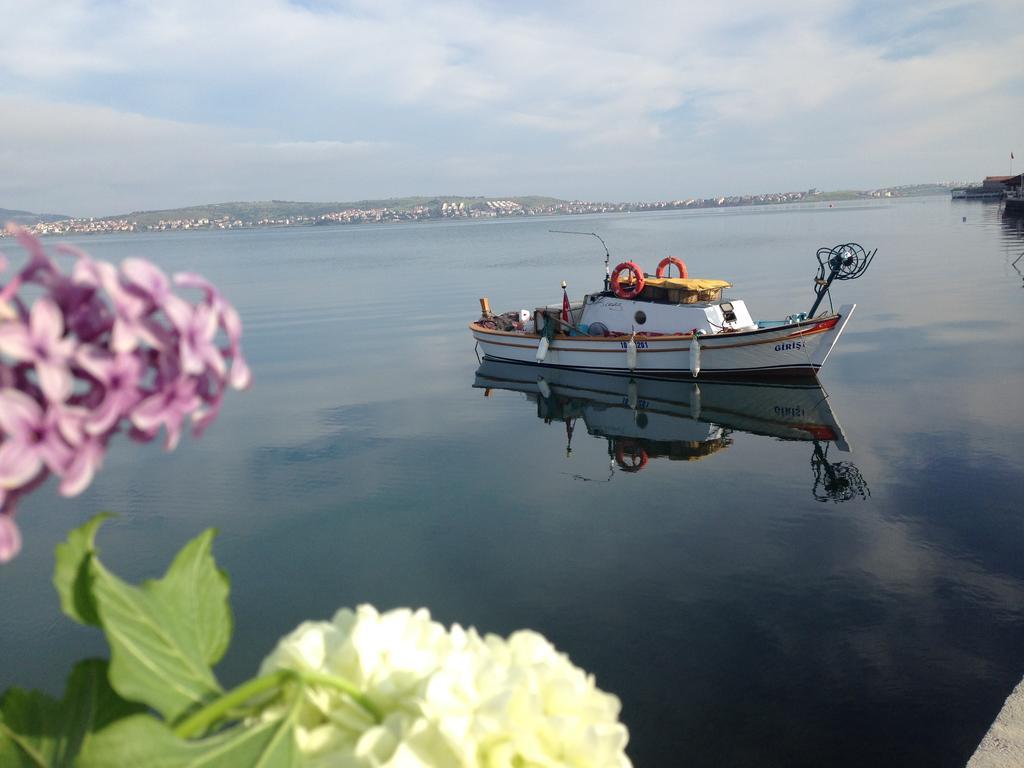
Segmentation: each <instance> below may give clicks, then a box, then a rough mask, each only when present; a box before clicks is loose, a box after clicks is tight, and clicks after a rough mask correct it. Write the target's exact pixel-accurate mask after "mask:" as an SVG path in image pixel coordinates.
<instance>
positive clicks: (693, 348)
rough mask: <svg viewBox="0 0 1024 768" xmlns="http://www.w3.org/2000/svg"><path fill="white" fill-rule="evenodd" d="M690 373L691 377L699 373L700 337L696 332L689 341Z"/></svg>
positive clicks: (695, 376)
mask: <svg viewBox="0 0 1024 768" xmlns="http://www.w3.org/2000/svg"><path fill="white" fill-rule="evenodd" d="M690 373H691V374H692V375H693V378H697V374H698V373H700V339H698V338H697V334H696V333H695V334H693V339H692V340H691V341H690Z"/></svg>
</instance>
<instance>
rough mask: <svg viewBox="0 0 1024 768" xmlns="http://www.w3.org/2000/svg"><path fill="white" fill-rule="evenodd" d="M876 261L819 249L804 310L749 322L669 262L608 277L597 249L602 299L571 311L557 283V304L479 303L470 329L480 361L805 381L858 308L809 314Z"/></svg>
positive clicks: (738, 308) (843, 248)
mask: <svg viewBox="0 0 1024 768" xmlns="http://www.w3.org/2000/svg"><path fill="white" fill-rule="evenodd" d="M573 234H590V235H593V236H594V237H598V239H601V238H600V236H599V235H597V234H596V233H573ZM601 242H602V244H604V240H601ZM876 253H877V249H875V250H873V251H870V252H869V251H866V250H865V249H864V248H863V247H862V246H860V245H858V244H857V243H842V244H839V245H836V246H834V247H832V248H821V249H819V250H818V253H817V258H818V274H817V277H816V279H815V281H814V291H815V296H816V298H815V301H814V304H813V306H812V307H811V309H810V310H809V311H808V312H801V313H794V314H791V315H788V316H787V317H785V318H783V319H778V320H754V319H753V318H752V316H751V314H750V311H749V310H748V308H747V306H746V303H745V302H744V301H742V300H740V299H736V298H728V299H727V298H724V297H723V291H725V290H726V289H728V288H731V287H732V286H731V284H730V283H728V282H726V281H724V280H718V279H696V278H691V277H689V275H688V270H687V267H686V264H685V263H684V262H683V261H682V260H681V259H678V258H675V257H673V256H669V257H667V258H665V259H663V260H662V261H661V263H660V264H659V265H658V267H657V270H656V272H655V274H654V275H650V274H647V273H645V272H643V271H642V270H641V268H640V266H639V265H638V264H636V263H635V262H633V261H624V262H622V263H620V264H619V265H618V266H617V267H615V269H614V270H610V269H609V268H608V264H609V263H610V253H609V251H608V248H607V246H605V279H604V289H603V290H600V291H595V292H593V293H590V294H586V295H584V296H583V298H582V300H580V301H575V302H573V301H570V300H569V297H568V293H567V292H566V284H565V282H564V281H563V283H562V293H563V295H562V303H561V304H550V305H545V306H541V307H536V308H535V309H533V310H532V311H531V310H529V309H521V310H518V311H512V312H505V313H503V314H494V313H492V312H491V309H490V302H489V300H488V299H487V298H486V297H484V298H481V299H480V308H481V315H480V317H479V318H478V319H477V320H475V321H474V322H472V323H471V324H470V326H469V328H470V331H471V332H472V335H473V338H474V340H475V341H476V344H477V350H478V355H479V353H480V352H482V353H483V358H484V359H487V360H499V361H505V362H513V363H521V364H528V365H536V366H540V367H544V368H563V369H572V370H581V371H590V372H597V373H609V374H617V375H625V376H631V377H647V378H669V379H673V378H692V379H697V378H700V379H723V378H724V379H730V378H766V377H783V378H797V379H799V378H808V377H810V378H813V377H816V376H817V373H818V371H819V370H820V369H821V367H822V366H823V365H824V364H825V361H826V360H827V359H828V356H829V354H830V353H831V352H832V349H833V348H834V347H835V345H836V342H837V341H838V340H839V337H840V336H841V335H842V333H843V330H844V329H845V328H846V325H847V323H848V322H849V321H850V317H851V316H852V315H853V312H854V310H855V309H856V306H857V305H856V304H846V305H843V306H841V307H840V308H839V310H838V311H834V310H830V311H827V312H822V313H821V314H817V311H818V308H819V306H821V304H822V301H823V299H824V298H825V297H826V296H827V297H829V304H830V306H831V295H830V293H829V291H830V288H831V286H832V285H833V283H834V282H835V281H837V280H839V281H842V280H852V279H855V278H858V277H860V276H861V275H862V274H864V272H865V271H866V270H867V268H868V266H869V265H870V264H871V261H872V260H873V258H874V256H875V254H876ZM672 271H678V273H679V276H677V277H673V276H671V274H670V273H671V272H672Z"/></svg>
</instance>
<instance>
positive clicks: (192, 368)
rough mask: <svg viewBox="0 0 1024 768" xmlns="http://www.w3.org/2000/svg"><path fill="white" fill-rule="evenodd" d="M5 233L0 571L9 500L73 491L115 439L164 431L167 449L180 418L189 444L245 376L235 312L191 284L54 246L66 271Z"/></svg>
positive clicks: (7, 543) (0, 285) (136, 262)
mask: <svg viewBox="0 0 1024 768" xmlns="http://www.w3.org/2000/svg"><path fill="white" fill-rule="evenodd" d="M8 231H9V232H11V233H12V234H14V235H15V236H16V238H17V241H18V242H19V243H20V244H21V246H22V247H23V248H24V249H25V250H26V251H27V253H28V258H27V259H26V260H25V263H24V265H23V266H21V268H20V269H17V268H15V269H12V264H11V262H10V261H9V260H8V259H7V258H6V257H5V256H3V255H2V254H0V562H3V561H5V560H8V559H10V558H11V557H13V556H14V555H15V554H16V553H17V551H18V550H19V549H20V547H21V537H20V533H19V532H18V528H17V526H16V525H15V524H14V520H13V514H14V507H15V504H16V501H17V499H18V498H19V497H20V496H23V495H24V494H26V493H28V492H29V491H31V490H32V489H34V488H35V487H36V486H38V485H40V484H42V483H43V482H44V481H45V479H46V478H47V476H49V475H51V474H52V475H55V476H57V477H58V478H59V479H60V486H59V488H60V492H61V494H63V495H65V496H73V495H75V494H77V493H80V492H81V491H83V490H84V489H85V488H87V487H88V485H89V484H90V483H91V482H92V478H93V476H94V474H95V472H96V471H97V470H98V469H99V468H100V466H101V465H102V463H103V458H104V455H105V453H106V447H107V442H108V441H109V439H110V437H111V436H112V435H113V434H114V433H116V432H118V431H122V430H123V431H125V432H126V433H127V434H128V435H129V436H130V437H132V438H133V439H141V440H152V439H154V438H155V437H156V436H157V434H158V433H159V432H160V430H161V429H163V430H164V432H165V446H166V447H167V449H168V450H170V449H173V448H174V447H175V446H176V445H177V443H178V441H179V439H180V435H181V430H182V426H183V424H184V422H185V419H186V418H188V419H190V420H191V422H192V425H193V428H192V432H193V434H194V435H199V434H200V433H201V432H202V431H203V430H204V429H205V428H206V427H207V426H209V424H210V423H211V422H212V421H213V420H214V419H215V418H216V416H217V413H218V411H219V410H220V406H221V403H222V401H223V398H224V392H225V390H226V388H227V387H228V386H232V387H233V388H235V389H244V388H245V387H247V386H248V384H249V380H250V378H251V376H250V373H249V368H248V366H247V365H246V363H245V360H244V359H243V357H242V350H241V333H242V325H241V321H240V319H239V317H238V313H237V312H236V311H235V309H234V307H232V306H231V305H230V304H229V303H228V302H227V301H226V300H225V299H224V297H223V296H222V295H221V294H220V292H219V291H218V290H217V289H216V288H215V287H214V286H212V285H211V284H210V283H209V282H207V281H206V280H205V279H203V278H202V277H200V276H199V275H195V274H193V273H184V274H179V275H175V277H174V281H173V283H172V281H170V280H168V278H167V276H166V275H165V274H164V273H163V272H162V271H161V270H160V269H159V268H158V267H156V266H154V265H153V264H150V263H149V262H146V261H144V260H142V259H127V260H126V261H125V262H124V263H123V264H122V265H121V267H120V269H118V268H116V267H115V266H114V265H112V264H109V263H107V262H104V261H99V260H94V259H92V258H91V257H89V256H88V254H86V253H85V252H83V251H81V250H80V249H78V248H76V247H74V246H71V245H59V246H57V248H56V250H57V252H58V253H59V254H60V255H61V256H64V257H68V258H70V259H73V264H72V266H71V268H70V270H68V272H67V273H65V272H64V271H62V270H61V268H60V267H59V266H58V264H57V263H56V262H55V261H54V260H52V259H51V258H50V257H49V256H48V255H47V254H46V252H45V249H44V248H43V246H42V243H41V242H40V241H39V239H38V238H37V237H34V236H33V235H31V234H30V233H28V232H26V231H25V230H22V229H20V228H18V227H14V226H13V225H8ZM3 281H6V282H3ZM175 289H186V290H194V291H197V292H199V293H200V294H201V298H200V299H199V300H198V301H196V302H194V303H193V302H192V301H190V300H188V299H186V298H185V297H183V296H181V295H179V294H178V293H176V292H175ZM26 292H30V293H31V295H32V296H35V297H37V298H35V300H34V301H28V300H27V299H26V298H25V293H26Z"/></svg>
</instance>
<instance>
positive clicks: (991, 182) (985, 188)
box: [950, 174, 1024, 200]
mask: <svg viewBox="0 0 1024 768" xmlns="http://www.w3.org/2000/svg"><path fill="white" fill-rule="evenodd" d="M1021 176H1024V174H1017V175H1016V176H986V177H985V179H984V180H983V181H982V182H981V186H971V187H954V188H953V189H951V190H950V194H951V195H952V196H953V199H954V200H1002V199H1003V198H1004V197H1005V196H1006V193H1007V191H1009V190H1010V189H1019V188H1020V183H1021Z"/></svg>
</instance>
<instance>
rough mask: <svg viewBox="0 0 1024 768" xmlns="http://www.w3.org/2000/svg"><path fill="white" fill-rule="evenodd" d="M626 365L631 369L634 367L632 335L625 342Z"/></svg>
mask: <svg viewBox="0 0 1024 768" xmlns="http://www.w3.org/2000/svg"><path fill="white" fill-rule="evenodd" d="M626 367H627V368H629V370H631V371H632V370H633V369H634V368H636V342H635V341H633V337H632V336H630V337H629V341H627V342H626Z"/></svg>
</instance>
